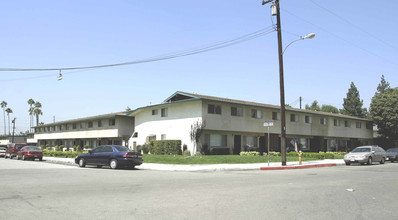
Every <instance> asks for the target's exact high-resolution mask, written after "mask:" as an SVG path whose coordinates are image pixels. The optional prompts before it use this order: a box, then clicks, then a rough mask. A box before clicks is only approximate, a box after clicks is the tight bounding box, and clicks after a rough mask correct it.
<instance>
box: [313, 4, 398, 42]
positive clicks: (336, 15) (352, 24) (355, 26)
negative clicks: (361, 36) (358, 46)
mask: <svg viewBox="0 0 398 220" xmlns="http://www.w3.org/2000/svg"><path fill="white" fill-rule="evenodd" d="M309 1H310V2H312V4H314V5H316V6H317V7H319V8H321V9H323V10H325V11H327V12H329V13H330V14H332V15H333V16H335V17H337V18H338V19H340V20H342V21H344V22H345V23H347V24H349V25H351V26H353V27H354V28H356V29H358V30H360V31H362V32H363V33H365V34H367V35H369V36H371V37H372V38H374V39H376V40H378V41H380V42H381V43H384V44H385V45H387V46H388V47H391V48H393V49H395V50H398V48H397V47H395V46H394V45H392V44H390V43H388V42H386V41H385V40H383V39H381V38H378V37H377V36H375V35H373V34H372V33H370V32H368V31H366V30H364V29H362V28H361V27H359V26H357V25H356V24H354V23H352V22H350V21H349V20H347V19H345V18H343V17H341V16H340V15H338V14H336V13H334V12H333V11H331V10H329V9H327V8H325V7H323V6H322V5H320V4H318V3H316V2H314V1H313V0H309Z"/></svg>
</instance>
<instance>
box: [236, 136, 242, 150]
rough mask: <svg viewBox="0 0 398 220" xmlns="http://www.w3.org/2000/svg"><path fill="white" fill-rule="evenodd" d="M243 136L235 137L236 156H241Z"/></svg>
mask: <svg viewBox="0 0 398 220" xmlns="http://www.w3.org/2000/svg"><path fill="white" fill-rule="evenodd" d="M241 139H242V136H240V135H235V136H234V154H240V148H241V146H242V141H241Z"/></svg>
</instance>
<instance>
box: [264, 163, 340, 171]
mask: <svg viewBox="0 0 398 220" xmlns="http://www.w3.org/2000/svg"><path fill="white" fill-rule="evenodd" d="M334 166H337V164H335V163H325V164H310V165H297V166H285V167H260V170H293V169H307V168H319V167H334Z"/></svg>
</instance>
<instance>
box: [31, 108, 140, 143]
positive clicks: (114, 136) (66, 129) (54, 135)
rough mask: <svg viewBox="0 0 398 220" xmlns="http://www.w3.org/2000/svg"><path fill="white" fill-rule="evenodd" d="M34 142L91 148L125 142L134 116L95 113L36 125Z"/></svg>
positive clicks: (121, 113)
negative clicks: (89, 115) (95, 114)
mask: <svg viewBox="0 0 398 220" xmlns="http://www.w3.org/2000/svg"><path fill="white" fill-rule="evenodd" d="M34 129H35V135H34V139H35V140H37V145H40V146H41V145H48V146H50V147H54V146H57V145H59V146H60V145H63V146H65V147H73V146H82V147H88V148H94V147H96V146H99V145H104V144H115V145H125V146H127V145H128V140H129V138H130V137H131V135H132V133H133V131H134V117H130V116H128V115H127V112H119V113H111V114H105V115H97V116H92V117H86V118H79V119H73V120H68V121H59V122H54V123H49V124H45V125H40V126H36V127H35V128H34Z"/></svg>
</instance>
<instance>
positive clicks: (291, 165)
mask: <svg viewBox="0 0 398 220" xmlns="http://www.w3.org/2000/svg"><path fill="white" fill-rule="evenodd" d="M43 160H44V161H45V162H47V163H55V164H63V165H69V166H76V167H78V165H77V164H75V159H74V158H57V157H44V158H43ZM340 165H345V163H344V161H343V160H338V159H337V160H334V159H331V160H318V161H304V162H303V165H298V162H288V164H287V166H281V165H280V163H270V166H269V167H268V166H267V164H266V163H255V164H203V165H175V164H156V163H145V162H144V163H143V164H142V165H140V166H137V167H136V168H137V169H138V170H156V171H187V172H206V171H207V172H214V171H243V170H247V171H249V170H291V169H308V168H320V167H331V166H340Z"/></svg>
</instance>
